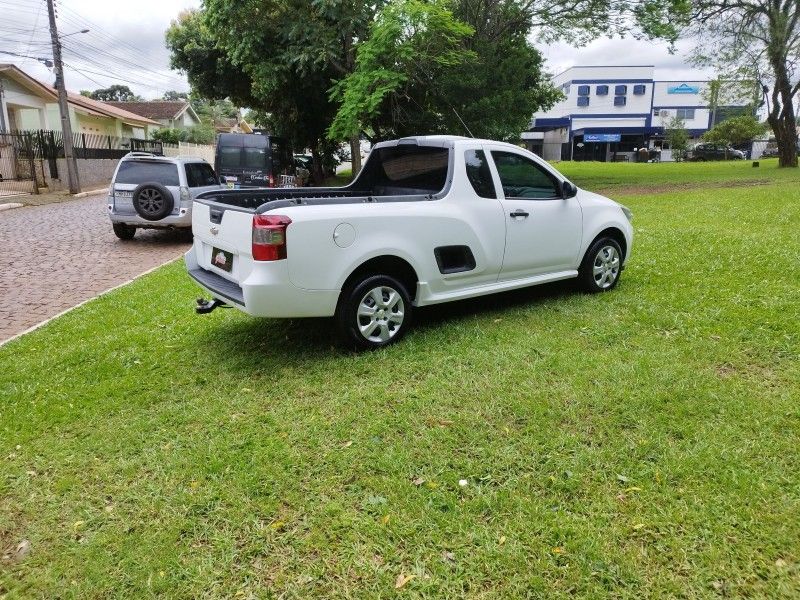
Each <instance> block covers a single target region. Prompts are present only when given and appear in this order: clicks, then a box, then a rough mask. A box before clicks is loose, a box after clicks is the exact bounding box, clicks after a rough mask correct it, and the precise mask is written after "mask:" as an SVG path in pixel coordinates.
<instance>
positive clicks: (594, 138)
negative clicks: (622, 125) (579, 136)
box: [583, 133, 622, 142]
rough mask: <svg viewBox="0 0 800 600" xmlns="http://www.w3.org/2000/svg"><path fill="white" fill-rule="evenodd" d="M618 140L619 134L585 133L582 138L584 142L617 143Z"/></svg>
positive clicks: (620, 136)
mask: <svg viewBox="0 0 800 600" xmlns="http://www.w3.org/2000/svg"><path fill="white" fill-rule="evenodd" d="M620 139H622V134H620V133H587V134H584V136H583V141H584V142H618V141H620Z"/></svg>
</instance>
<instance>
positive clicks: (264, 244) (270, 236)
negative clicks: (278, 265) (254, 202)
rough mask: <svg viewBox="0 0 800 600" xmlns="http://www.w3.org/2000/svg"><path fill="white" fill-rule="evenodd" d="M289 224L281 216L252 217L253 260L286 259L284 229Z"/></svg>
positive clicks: (288, 221)
mask: <svg viewBox="0 0 800 600" xmlns="http://www.w3.org/2000/svg"><path fill="white" fill-rule="evenodd" d="M291 222H292V220H291V219H290V218H289V217H285V216H283V215H254V216H253V260H281V259H284V258H286V228H287V227H288V226H289V223H291Z"/></svg>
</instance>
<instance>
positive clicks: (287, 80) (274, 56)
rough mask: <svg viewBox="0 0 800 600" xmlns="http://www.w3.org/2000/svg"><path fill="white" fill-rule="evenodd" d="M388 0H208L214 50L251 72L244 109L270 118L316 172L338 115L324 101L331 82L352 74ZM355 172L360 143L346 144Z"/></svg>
mask: <svg viewBox="0 0 800 600" xmlns="http://www.w3.org/2000/svg"><path fill="white" fill-rule="evenodd" d="M385 1H386V0H374V1H370V2H366V1H364V0H337V1H335V2H333V1H330V2H321V1H315V2H308V1H307V0H253V1H252V2H239V1H236V0H208V1H207V2H206V3H205V4H204V7H205V10H204V13H205V16H206V21H207V23H208V27H209V28H210V29H212V30H213V31H214V32H216V34H217V35H218V46H219V47H220V48H224V49H225V50H226V52H227V53H228V56H230V57H231V60H232V61H233V62H235V63H236V64H237V65H239V66H240V67H241V68H242V69H243V70H244V71H246V72H247V73H248V75H249V76H250V78H251V79H252V81H253V94H254V95H255V96H256V97H257V98H258V100H259V102H257V103H255V104H252V103H251V104H247V106H251V107H254V108H258V109H259V110H261V111H262V112H264V113H269V114H270V115H272V118H273V122H275V123H276V124H277V125H279V126H280V127H281V129H280V130H275V132H276V133H279V134H286V133H289V134H291V137H292V139H293V142H294V146H295V147H297V148H302V147H308V148H309V149H310V150H311V153H312V155H314V156H315V161H314V163H315V175H319V174H320V173H321V169H320V168H318V164H319V161H318V160H317V159H316V156H317V155H321V152H322V151H323V149H324V147H325V146H326V143H325V141H324V140H325V133H326V130H327V129H328V126H329V125H330V123H331V121H332V119H333V116H334V115H335V112H336V106H335V104H334V103H333V102H331V100H330V99H329V97H328V89H329V88H330V87H331V84H332V82H335V81H338V80H339V79H341V78H342V77H343V76H345V75H347V74H348V73H350V72H352V70H353V68H354V66H355V46H356V44H357V42H358V41H359V40H364V39H366V37H367V33H368V31H369V25H370V23H371V22H372V20H373V19H374V17H375V13H376V11H377V10H378V8H379V7H380V6H382V5H383V4H384V3H385ZM350 146H351V151H352V154H353V168H354V171H357V170H358V169H359V168H360V143H359V140H358V138H357V137H355V136H354V137H353V138H351V139H350Z"/></svg>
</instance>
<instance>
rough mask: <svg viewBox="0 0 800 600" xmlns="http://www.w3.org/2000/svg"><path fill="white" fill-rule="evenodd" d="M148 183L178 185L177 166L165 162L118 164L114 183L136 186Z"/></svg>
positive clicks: (146, 161) (131, 161) (126, 162)
mask: <svg viewBox="0 0 800 600" xmlns="http://www.w3.org/2000/svg"><path fill="white" fill-rule="evenodd" d="M150 181H155V182H157V183H160V184H161V185H180V178H179V176H178V166H177V165H175V164H172V163H167V162H157V161H149V160H125V161H122V162H121V163H120V164H119V170H117V177H116V179H115V180H114V183H130V184H136V185H138V184H140V183H145V182H150Z"/></svg>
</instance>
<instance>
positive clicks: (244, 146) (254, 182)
mask: <svg viewBox="0 0 800 600" xmlns="http://www.w3.org/2000/svg"><path fill="white" fill-rule="evenodd" d="M294 165H295V163H294V158H293V157H292V151H291V148H290V147H289V144H288V142H287V141H286V140H285V139H283V138H281V137H277V136H274V135H266V134H260V133H221V134H219V135H218V136H217V149H216V153H215V155H214V169H215V170H216V172H217V173H219V175H220V177H221V178H222V181H223V182H224V183H225V184H227V186H228V187H230V188H233V189H238V188H246V187H287V186H294V185H295V181H294V175H295V166H294Z"/></svg>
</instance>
